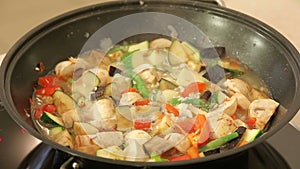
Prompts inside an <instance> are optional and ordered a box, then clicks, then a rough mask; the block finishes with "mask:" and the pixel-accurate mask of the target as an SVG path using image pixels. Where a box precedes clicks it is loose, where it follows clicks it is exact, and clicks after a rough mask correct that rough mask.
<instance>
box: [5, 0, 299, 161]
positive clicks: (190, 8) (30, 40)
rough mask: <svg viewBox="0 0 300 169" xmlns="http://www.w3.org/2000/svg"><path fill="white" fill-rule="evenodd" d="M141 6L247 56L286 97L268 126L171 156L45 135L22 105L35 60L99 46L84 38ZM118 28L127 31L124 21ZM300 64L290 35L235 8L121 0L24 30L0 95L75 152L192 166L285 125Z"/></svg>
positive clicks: (294, 107)
mask: <svg viewBox="0 0 300 169" xmlns="http://www.w3.org/2000/svg"><path fill="white" fill-rule="evenodd" d="M142 12H161V13H164V14H170V15H172V16H177V17H180V18H183V19H184V20H186V21H188V22H190V23H192V24H193V25H195V26H196V27H197V28H199V29H201V31H202V32H203V33H204V34H205V35H207V37H209V40H210V43H211V44H212V45H214V46H226V50H227V54H228V55H229V56H235V57H238V58H239V59H240V60H241V61H242V62H243V63H246V64H248V65H249V67H250V69H252V70H253V71H254V72H255V73H256V74H258V75H259V76H260V78H262V79H263V80H264V82H265V83H266V85H267V86H268V87H269V88H270V91H271V93H272V95H273V97H274V99H275V100H277V101H278V102H280V103H281V106H280V108H279V110H278V112H277V114H276V116H275V117H274V118H273V119H272V123H270V125H269V127H268V132H267V133H265V134H264V135H262V136H261V137H260V138H258V139H257V140H255V141H253V142H251V143H249V144H247V145H245V146H242V147H240V148H236V149H234V150H230V151H227V152H223V153H220V154H216V155H212V156H208V157H205V158H199V159H194V160H188V161H179V162H172V163H165V162H162V163H147V162H129V161H115V160H110V159H104V158H99V157H96V156H91V155H87V154H84V153H81V152H78V151H75V150H70V149H69V148H67V147H63V146H61V145H59V144H57V143H55V142H53V141H51V140H49V139H48V138H46V137H45V136H43V135H42V134H40V133H39V132H38V131H37V129H36V128H35V127H34V125H33V122H32V119H31V118H30V117H29V116H28V113H26V111H24V110H27V111H28V110H29V109H30V104H29V98H30V97H31V95H32V92H33V86H34V84H35V83H36V80H37V78H38V77H39V76H43V75H45V74H46V73H47V71H44V72H36V71H35V67H36V65H37V63H40V62H43V63H44V65H45V68H46V69H47V70H51V69H52V68H54V66H55V64H57V63H58V62H59V61H62V60H65V59H66V58H67V57H69V56H76V55H78V54H79V53H80V52H82V49H86V50H87V49H92V48H95V47H97V46H93V45H94V43H93V44H92V45H91V44H90V45H87V39H89V41H90V40H91V39H92V40H95V39H97V36H96V38H95V36H90V35H92V34H93V33H95V32H97V31H98V30H99V29H101V27H103V26H104V25H105V24H107V23H109V22H110V21H113V20H115V19H117V18H120V17H122V16H126V15H129V14H136V13H142ZM154 16H156V17H157V18H154V19H155V21H156V23H155V25H156V26H157V27H158V28H160V27H161V25H164V24H165V23H166V20H163V19H160V18H159V16H158V15H154ZM140 22H141V21H140ZM174 24H175V25H176V23H174ZM141 25H143V24H141ZM119 29H122V30H124V31H128V30H127V29H126V27H121V28H119ZM178 29H180V25H179V28H178ZM182 32H183V34H184V35H183V38H189V37H188V36H189V35H191V34H192V33H193V32H184V31H182ZM182 32H180V33H182ZM185 36H187V37H185ZM142 37H144V36H142ZM93 38H94V39H93ZM139 38H141V36H137V39H135V37H133V41H134V40H140V39H139ZM144 38H145V37H144ZM146 38H147V37H146ZM299 65H300V55H299V53H298V52H297V50H296V49H295V48H294V47H293V45H292V44H291V43H290V42H289V41H288V40H287V39H286V38H285V37H283V36H282V35H281V34H280V33H278V32H277V31H276V30H274V29H273V28H271V27H270V26H268V25H266V24H264V23H262V22H260V21H258V20H256V19H255V18H252V17H249V16H247V15H245V14H242V13H239V12H237V11H234V10H230V9H226V8H223V7H218V6H216V5H210V4H207V3H202V2H196V1H186V0H184V1H167V0H159V1H158V0H151V1H150V0H149V1H126V2H124V1H116V2H109V3H103V4H98V5H93V6H89V7H85V8H81V9H77V10H74V11H71V12H68V13H65V14H63V15H61V16H58V17H55V18H53V19H51V20H49V21H47V22H45V23H43V24H41V25H40V26H38V27H36V28H35V29H33V30H31V31H30V32H29V33H27V34H26V35H25V36H24V37H22V38H21V39H20V40H19V41H18V42H17V43H16V44H15V45H14V46H13V47H12V48H11V49H10V50H9V52H8V53H7V55H6V57H5V59H4V60H3V63H2V65H1V70H0V74H1V75H0V85H1V86H0V89H1V92H0V95H1V100H2V101H3V103H4V106H5V108H6V110H7V111H8V112H9V114H10V116H11V117H12V118H13V119H14V120H15V121H16V123H18V124H19V125H20V126H22V127H23V128H25V129H26V130H27V131H28V132H29V133H30V134H32V135H33V136H35V137H36V138H38V139H40V140H42V141H43V142H44V143H46V144H49V145H51V146H53V147H54V148H56V149H59V150H61V151H63V152H66V153H68V154H70V155H72V156H75V157H81V158H83V159H87V160H91V161H95V162H104V163H109V164H117V165H126V166H128V165H130V166H172V165H173V166H175V165H187V164H192V163H205V162H209V161H213V160H218V159H221V158H224V157H229V156H232V155H234V154H237V153H241V152H243V151H245V150H246V149H249V148H251V147H253V146H255V145H257V144H259V143H261V142H263V141H264V140H266V139H267V138H268V137H270V136H271V135H273V134H274V133H276V132H277V131H278V130H280V129H281V128H282V127H283V126H284V125H286V124H287V123H288V122H289V121H290V120H291V119H292V117H293V116H294V115H295V114H296V112H297V111H298V109H299V108H300V104H299V103H298V101H299V100H300V92H299V89H300V87H299V81H300V79H299V78H300V74H299V73H300V66H299Z"/></svg>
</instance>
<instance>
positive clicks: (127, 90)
mask: <svg viewBox="0 0 300 169" xmlns="http://www.w3.org/2000/svg"><path fill="white" fill-rule="evenodd" d="M128 92H138V90H137V89H136V88H128V89H125V90H123V91H121V94H124V93H128Z"/></svg>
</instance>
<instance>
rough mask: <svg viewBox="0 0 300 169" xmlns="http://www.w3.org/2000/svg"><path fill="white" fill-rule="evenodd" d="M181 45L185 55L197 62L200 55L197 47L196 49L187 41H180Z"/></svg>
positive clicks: (199, 59)
mask: <svg viewBox="0 0 300 169" xmlns="http://www.w3.org/2000/svg"><path fill="white" fill-rule="evenodd" d="M181 46H182V48H183V50H184V52H185V53H186V55H187V57H188V58H189V59H190V60H192V61H195V62H199V61H201V56H200V52H199V50H198V49H196V48H195V47H194V46H193V45H192V44H190V43H189V42H186V41H183V42H182V43H181Z"/></svg>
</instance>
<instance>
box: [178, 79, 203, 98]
mask: <svg viewBox="0 0 300 169" xmlns="http://www.w3.org/2000/svg"><path fill="white" fill-rule="evenodd" d="M206 87H207V85H206V83H203V82H192V83H190V84H189V85H188V86H186V87H185V88H184V91H183V92H182V94H181V95H182V96H183V97H187V96H189V94H191V93H201V92H204V91H205V90H206Z"/></svg>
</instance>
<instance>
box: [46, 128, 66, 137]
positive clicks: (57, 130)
mask: <svg viewBox="0 0 300 169" xmlns="http://www.w3.org/2000/svg"><path fill="white" fill-rule="evenodd" d="M64 129H65V128H64V127H62V126H57V127H53V128H51V129H50V130H49V136H50V137H53V136H55V135H56V134H58V133H60V132H62V131H64Z"/></svg>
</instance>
